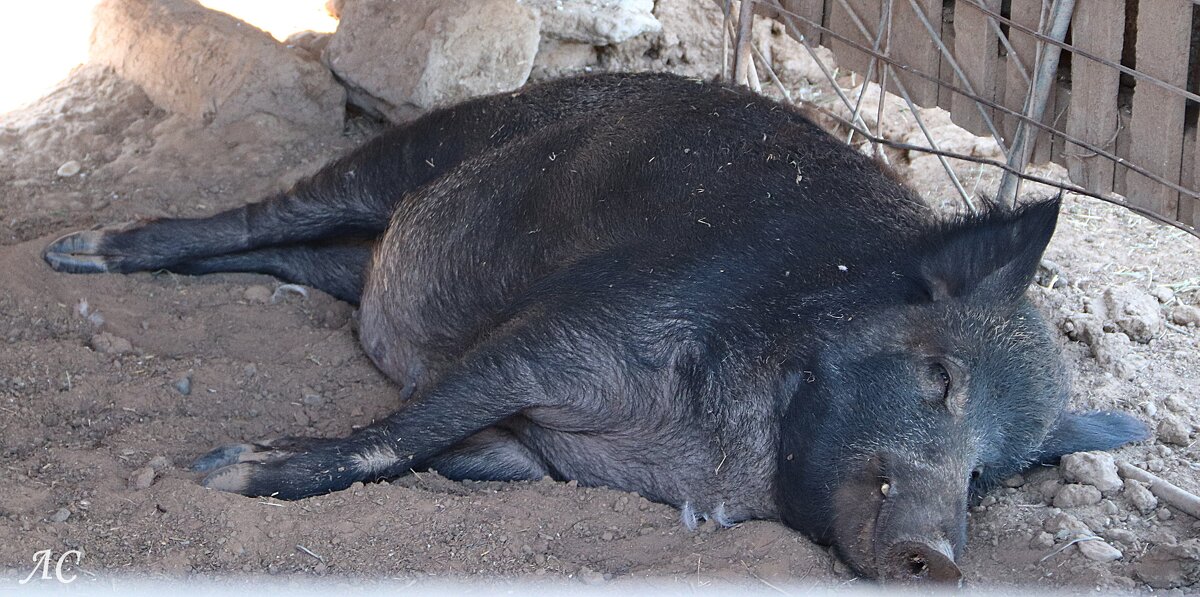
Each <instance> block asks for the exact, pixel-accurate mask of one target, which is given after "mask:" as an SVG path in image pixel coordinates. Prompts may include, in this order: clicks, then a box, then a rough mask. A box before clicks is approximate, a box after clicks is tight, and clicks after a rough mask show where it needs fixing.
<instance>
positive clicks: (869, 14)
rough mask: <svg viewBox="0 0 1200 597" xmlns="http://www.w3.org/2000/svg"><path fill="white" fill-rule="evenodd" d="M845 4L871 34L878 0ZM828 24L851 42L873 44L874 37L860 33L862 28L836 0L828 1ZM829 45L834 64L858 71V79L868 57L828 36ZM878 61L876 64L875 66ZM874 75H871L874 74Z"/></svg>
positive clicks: (853, 0)
mask: <svg viewBox="0 0 1200 597" xmlns="http://www.w3.org/2000/svg"><path fill="white" fill-rule="evenodd" d="M846 4H848V5H850V7H851V8H852V9H854V12H855V14H857V15H858V18H859V19H860V20H861V21H862V24H863V26H864V27H866V29H867V33H869V34H870V35H872V36H874V35H875V33H876V28H877V27H878V26H879V10H880V4H881V3H880V2H879V0H847V1H846ZM829 28H830V29H832V30H834V31H836V32H837V33H838V34H840V35H843V36H845V37H846V38H847V39H850V40H853V41H854V42H855V43H857V44H859V45H861V46H864V47H867V48H870V47H873V46H874V44H875V39H874V37H871V38H866V37H863V34H862V32H860V31H859V30H858V27H857V26H856V25H855V24H854V20H853V19H852V18H851V17H850V15H849V13H847V12H846V10H845V8H843V7H842V3H841V2H840V1H839V0H833V1H832V2H831V3H830V4H829ZM829 49H830V50H832V51H833V55H834V58H836V59H837V64H838V68H839V69H842V70H851V71H854V72H856V73H858V74H859V77H858V80H859V81H862V78H863V77H864V76H866V74H867V66H868V65H869V64H870V60H871V57H870V56H869V55H867V54H865V53H863V52H862V51H860V50H857V49H855V48H854V46H851V45H849V44H846V43H843V42H841V41H839V40H836V39H830V40H829ZM878 66H879V65H878V64H876V67H877V68H878ZM875 76H877V75H872V78H874V77H875Z"/></svg>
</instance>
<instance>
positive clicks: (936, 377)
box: [925, 361, 952, 403]
mask: <svg viewBox="0 0 1200 597" xmlns="http://www.w3.org/2000/svg"><path fill="white" fill-rule="evenodd" d="M925 377H926V382H925V383H926V384H928V385H927V386H926V387H927V388H928V389H929V397H930V398H931V399H935V400H937V401H938V402H941V403H945V402H946V400H947V399H948V398H949V397H950V384H951V381H952V380H951V378H950V370H949V369H947V368H946V366H945V365H944V364H942V363H941V362H939V361H930V362H929V367H928V369H927V371H926V373H925Z"/></svg>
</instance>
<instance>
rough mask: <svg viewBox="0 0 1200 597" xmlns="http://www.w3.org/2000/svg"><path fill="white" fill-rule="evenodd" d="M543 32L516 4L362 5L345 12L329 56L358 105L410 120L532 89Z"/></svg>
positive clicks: (381, 1) (499, 0) (468, 0)
mask: <svg viewBox="0 0 1200 597" xmlns="http://www.w3.org/2000/svg"><path fill="white" fill-rule="evenodd" d="M538 30H539V19H538V16H537V13H535V12H534V11H533V10H531V9H530V8H529V7H528V6H525V5H523V4H519V3H516V2H513V1H512V0H412V1H410V2H389V1H387V0H363V1H361V2H351V3H347V4H346V5H345V6H343V7H342V16H341V22H340V23H339V24H338V29H337V32H335V33H334V34H333V39H331V40H330V41H329V45H328V46H326V48H325V52H324V54H323V55H322V59H323V60H324V62H325V64H327V65H328V66H329V68H330V69H332V70H333V72H335V73H337V76H338V78H339V79H341V81H342V83H343V84H344V85H345V86H346V89H347V90H348V92H349V99H350V101H351V103H353V104H355V105H358V106H359V107H361V108H363V109H364V110H366V111H367V112H369V113H371V114H374V115H377V116H382V117H384V118H387V119H390V120H392V121H395V122H404V121H408V120H412V119H413V118H415V117H417V116H418V115H420V114H421V113H422V112H425V111H427V110H429V109H430V108H433V107H436V106H444V105H449V104H453V103H457V102H460V101H462V100H465V99H468V98H472V97H476V96H480V95H486V94H490V93H499V92H503V91H511V90H513V89H516V88H517V87H520V86H521V85H523V84H525V81H526V80H527V79H528V78H529V72H530V70H531V69H532V68H533V59H534V56H535V55H536V54H537V50H538V40H539V39H540V38H541V35H540V33H539V31H538ZM380 56H388V57H389V59H388V60H380V59H379V57H380Z"/></svg>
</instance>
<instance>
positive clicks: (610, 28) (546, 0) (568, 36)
mask: <svg viewBox="0 0 1200 597" xmlns="http://www.w3.org/2000/svg"><path fill="white" fill-rule="evenodd" d="M524 3H525V4H526V5H527V6H529V7H530V8H532V9H534V10H536V11H537V12H538V13H539V14H540V15H541V17H542V34H543V35H546V36H547V37H552V38H554V39H560V40H563V41H572V42H577V43H584V44H590V45H593V46H606V45H611V44H618V43H621V42H623V41H625V40H627V39H629V38H631V37H634V36H636V35H641V34H643V33H652V32H658V31H661V30H662V23H659V22H658V19H657V18H655V17H654V12H653V11H654V0H525V2H524Z"/></svg>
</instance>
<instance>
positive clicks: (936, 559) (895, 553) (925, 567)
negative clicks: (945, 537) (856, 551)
mask: <svg viewBox="0 0 1200 597" xmlns="http://www.w3.org/2000/svg"><path fill="white" fill-rule="evenodd" d="M948 551H949V545H948V544H947V546H946V549H945V550H942V549H937V548H936V547H934V546H932V545H928V544H926V543H922V542H918V541H901V542H899V543H896V544H895V545H892V546H891V548H890V549H888V550H887V554H886V555H885V556H884V561H883V562H882V563H881V564H882V566H881V570H880V572H881V575H880V576H881V577H882V580H883V581H884V582H898V583H914V582H916V583H922V582H935V583H947V584H953V585H956V586H957V585H960V584H962V571H961V570H959V568H958V565H957V564H955V563H954V559H953V558H952V557H950V556H949V555H947V553H946V552H948ZM951 553H952V552H951Z"/></svg>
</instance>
